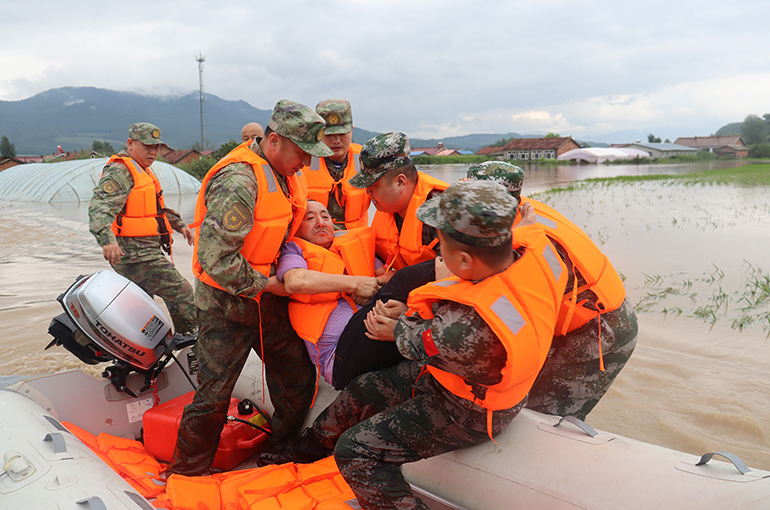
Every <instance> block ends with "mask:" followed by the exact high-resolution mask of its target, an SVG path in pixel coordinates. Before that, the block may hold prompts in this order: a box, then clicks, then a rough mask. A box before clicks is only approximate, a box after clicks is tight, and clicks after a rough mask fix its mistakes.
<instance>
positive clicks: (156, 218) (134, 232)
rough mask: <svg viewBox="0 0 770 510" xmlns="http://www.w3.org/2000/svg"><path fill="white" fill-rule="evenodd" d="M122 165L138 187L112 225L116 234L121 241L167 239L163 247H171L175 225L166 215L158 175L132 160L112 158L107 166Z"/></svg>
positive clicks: (131, 192) (163, 241)
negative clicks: (150, 238) (116, 163)
mask: <svg viewBox="0 0 770 510" xmlns="http://www.w3.org/2000/svg"><path fill="white" fill-rule="evenodd" d="M115 162H121V163H123V164H124V165H126V167H127V168H128V171H129V172H131V177H132V178H133V179H134V187H133V188H131V191H130V192H129V194H128V198H127V199H126V205H125V206H124V207H123V210H122V211H121V212H119V213H118V215H117V216H116V217H115V220H114V221H113V222H112V233H113V234H115V235H116V236H119V237H146V236H158V235H159V236H165V237H164V238H163V239H162V243H163V244H168V245H170V244H171V242H172V239H171V224H170V223H169V222H168V219H167V218H166V213H165V212H163V208H164V207H165V203H164V202H163V190H162V189H161V188H160V182H159V181H158V179H157V177H155V174H153V173H152V170H150V169H149V168H142V166H141V165H140V164H138V163H137V162H136V161H134V160H133V159H131V158H127V157H122V156H112V157H111V158H110V160H109V161H108V162H107V164H108V165H109V164H111V163H115Z"/></svg>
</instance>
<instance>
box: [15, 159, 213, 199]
mask: <svg viewBox="0 0 770 510" xmlns="http://www.w3.org/2000/svg"><path fill="white" fill-rule="evenodd" d="M107 161H109V158H97V159H78V160H75V161H63V162H61V163H29V164H25V165H17V166H14V167H11V168H8V169H6V170H3V171H2V172H0V200H12V201H18V202H88V201H90V200H91V197H92V196H93V188H94V186H95V185H96V183H97V182H99V177H100V176H101V173H102V169H103V168H104V165H106V164H107ZM150 168H152V171H153V172H154V173H155V176H156V177H157V178H158V180H159V181H160V185H161V187H162V188H163V193H164V195H166V196H168V195H186V194H194V193H197V192H198V191H199V190H200V187H201V183H200V181H199V180H198V179H196V178H195V177H193V176H192V175H190V174H188V173H187V172H185V171H183V170H180V169H179V168H177V167H175V166H173V165H169V164H168V163H161V162H160V161H156V162H155V163H153V164H152V166H151V167H150Z"/></svg>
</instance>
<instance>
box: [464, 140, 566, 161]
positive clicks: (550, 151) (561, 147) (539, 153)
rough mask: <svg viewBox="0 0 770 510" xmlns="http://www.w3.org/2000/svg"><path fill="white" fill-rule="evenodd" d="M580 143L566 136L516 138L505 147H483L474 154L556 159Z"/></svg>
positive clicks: (510, 157) (497, 156)
mask: <svg viewBox="0 0 770 510" xmlns="http://www.w3.org/2000/svg"><path fill="white" fill-rule="evenodd" d="M579 148H580V145H579V144H578V143H577V142H576V141H575V140H573V139H572V137H571V136H567V137H558V136H557V137H549V138H517V139H515V140H511V141H510V142H508V144H507V145H505V147H484V148H483V149H481V150H480V151H479V152H477V153H476V154H482V155H487V156H495V157H496V158H497V159H517V160H519V161H536V160H538V159H556V158H557V157H558V156H561V155H562V154H564V153H565V152H567V151H570V150H572V149H579Z"/></svg>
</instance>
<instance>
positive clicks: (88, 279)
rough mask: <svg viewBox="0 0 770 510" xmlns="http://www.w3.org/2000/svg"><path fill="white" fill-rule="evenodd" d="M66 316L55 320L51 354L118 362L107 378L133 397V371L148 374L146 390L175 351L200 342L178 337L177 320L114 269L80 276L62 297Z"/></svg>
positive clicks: (109, 368)
mask: <svg viewBox="0 0 770 510" xmlns="http://www.w3.org/2000/svg"><path fill="white" fill-rule="evenodd" d="M56 299H57V300H58V301H59V303H61V305H62V307H63V308H64V312H65V313H63V314H61V315H58V316H57V317H54V319H53V320H52V321H51V325H50V326H49V328H48V332H49V333H50V334H51V335H52V336H53V337H54V340H53V341H52V342H51V343H50V344H48V346H47V347H46V349H48V348H49V347H52V346H54V345H61V346H63V347H64V348H65V349H67V350H68V351H70V352H71V353H73V354H74V355H75V356H77V357H78V358H79V359H80V360H81V361H83V362H84V363H88V364H96V363H101V362H105V361H113V364H112V365H110V366H108V367H107V368H106V369H105V371H104V373H103V374H102V376H103V377H105V378H108V379H110V381H112V383H113V384H114V385H115V387H116V388H117V389H118V390H120V391H123V392H125V393H127V394H129V395H131V396H132V397H136V395H135V394H134V392H132V391H131V390H130V389H128V388H127V387H126V377H127V376H128V374H129V373H130V372H131V371H136V372H139V373H142V374H144V376H145V385H144V387H142V388H141V389H140V390H139V393H142V392H144V391H146V390H147V389H148V388H150V386H152V384H153V383H154V381H155V379H156V378H157V376H158V374H159V373H160V372H161V370H163V368H164V367H165V366H166V363H168V361H169V360H170V359H171V358H172V357H173V351H174V350H175V349H181V348H183V347H186V346H187V345H191V344H192V343H194V342H195V340H196V338H195V337H182V336H177V337H174V336H173V335H172V333H171V320H169V318H168V317H167V316H166V314H165V313H164V312H163V309H162V308H161V307H160V306H159V305H158V304H157V303H156V302H155V300H153V299H152V297H150V296H149V295H148V294H147V293H146V292H145V291H143V290H142V289H141V288H140V287H139V286H138V285H137V284H135V283H134V282H132V281H130V280H129V279H127V278H125V277H123V276H121V275H119V274H117V273H115V272H113V271H110V270H104V271H99V272H98V273H94V274H92V275H90V276H79V277H78V278H77V280H76V281H75V283H73V284H72V285H71V286H70V287H69V288H68V289H67V290H66V291H65V292H64V293H63V294H61V295H60V296H59V297H58V298H56Z"/></svg>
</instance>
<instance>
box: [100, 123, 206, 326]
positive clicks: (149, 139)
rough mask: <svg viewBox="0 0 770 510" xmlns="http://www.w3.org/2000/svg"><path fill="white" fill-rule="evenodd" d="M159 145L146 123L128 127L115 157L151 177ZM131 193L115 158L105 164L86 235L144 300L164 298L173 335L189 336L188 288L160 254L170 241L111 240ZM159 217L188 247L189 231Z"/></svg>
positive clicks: (178, 221)
mask: <svg viewBox="0 0 770 510" xmlns="http://www.w3.org/2000/svg"><path fill="white" fill-rule="evenodd" d="M161 144H163V142H161V140H160V129H158V127H157V126H154V125H152V124H148V123H146V122H140V123H137V124H132V125H131V127H130V128H129V130H128V140H127V141H126V150H125V151H121V152H119V153H118V154H117V156H118V157H125V158H128V157H130V158H131V159H133V161H134V162H135V163H137V164H138V165H139V167H140V168H141V169H142V170H143V171H146V172H151V170H150V165H152V163H153V162H154V161H155V157H156V155H157V151H158V147H159V146H160V145H161ZM133 188H134V179H133V177H132V175H131V172H130V171H129V169H128V168H127V167H126V165H125V164H124V163H123V162H122V161H121V160H116V159H115V157H113V158H112V159H110V161H109V162H108V163H107V165H106V166H105V167H104V170H102V176H101V179H99V182H98V183H97V185H96V187H95V188H94V195H93V198H92V199H91V203H90V205H89V208H88V219H89V229H90V230H91V233H92V234H93V235H94V237H95V238H96V241H97V242H98V243H99V246H101V247H102V253H103V255H104V258H105V260H107V262H109V263H110V264H111V265H112V268H113V269H114V270H115V271H116V272H117V273H119V274H121V275H123V276H125V277H126V278H128V279H129V280H131V281H133V282H134V283H136V284H137V285H139V287H141V288H142V289H143V290H144V291H145V292H147V293H148V294H149V295H151V296H153V295H155V296H160V297H161V298H163V301H164V302H165V303H166V307H167V308H168V311H169V313H171V320H172V321H173V323H174V329H175V331H176V332H177V333H182V334H191V333H192V332H193V331H194V330H195V328H196V318H195V315H196V309H195V306H194V304H193V289H192V285H190V282H188V281H187V279H186V278H185V277H184V276H182V275H181V274H180V273H179V271H177V269H176V268H175V267H174V264H173V263H172V262H171V261H170V260H169V259H168V258H167V257H166V256H165V255H164V254H163V253H162V252H161V249H163V250H164V251H166V253H169V254H170V241H171V238H170V236H169V237H167V238H165V239H164V236H163V235H161V233H158V234H157V235H151V236H143V237H127V236H123V235H121V236H115V234H114V233H113V231H112V224H113V222H114V221H115V218H116V217H117V216H118V215H119V214H122V213H123V212H124V209H125V206H126V201H127V200H128V196H129V194H130V193H131V191H132V189H133ZM162 216H165V217H166V219H168V222H169V224H170V225H171V228H173V229H174V230H176V231H177V232H179V233H181V234H182V235H183V236H184V237H185V239H186V240H187V242H188V244H192V242H193V234H192V231H191V230H190V229H189V228H188V227H187V224H186V223H185V222H184V221H182V218H181V217H180V216H179V214H178V213H177V212H176V211H174V210H172V209H169V208H164V209H163V211H162Z"/></svg>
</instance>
